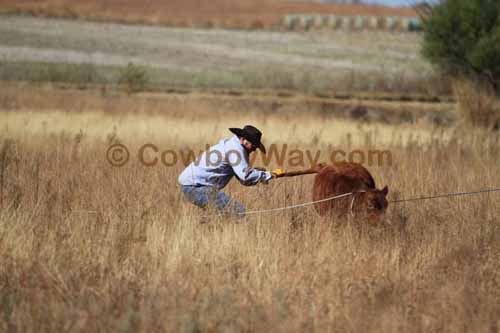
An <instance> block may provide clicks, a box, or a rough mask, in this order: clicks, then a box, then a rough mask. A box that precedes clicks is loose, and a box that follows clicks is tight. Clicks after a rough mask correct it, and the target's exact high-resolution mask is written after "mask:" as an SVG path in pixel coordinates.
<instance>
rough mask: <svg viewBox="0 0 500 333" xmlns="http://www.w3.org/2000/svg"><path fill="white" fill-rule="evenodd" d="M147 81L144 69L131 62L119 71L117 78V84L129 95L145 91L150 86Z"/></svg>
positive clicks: (147, 77)
mask: <svg viewBox="0 0 500 333" xmlns="http://www.w3.org/2000/svg"><path fill="white" fill-rule="evenodd" d="M149 81H150V80H149V76H148V73H147V71H146V69H145V68H143V67H140V66H136V65H134V64H133V63H131V62H130V63H129V64H128V65H127V67H125V68H124V69H122V70H120V74H119V77H118V84H119V85H124V86H125V88H126V89H127V91H128V92H129V93H132V92H139V91H144V90H146V89H147V87H148V85H149V84H150V82H149Z"/></svg>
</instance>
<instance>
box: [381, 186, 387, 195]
mask: <svg viewBox="0 0 500 333" xmlns="http://www.w3.org/2000/svg"><path fill="white" fill-rule="evenodd" d="M387 193H389V188H388V187H387V186H385V187H384V188H383V189H382V194H383V195H384V196H387Z"/></svg>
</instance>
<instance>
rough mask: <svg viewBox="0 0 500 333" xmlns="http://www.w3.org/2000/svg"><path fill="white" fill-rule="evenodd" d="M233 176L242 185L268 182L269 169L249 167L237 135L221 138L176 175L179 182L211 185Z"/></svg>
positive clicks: (218, 185) (245, 152)
mask: <svg viewBox="0 0 500 333" xmlns="http://www.w3.org/2000/svg"><path fill="white" fill-rule="evenodd" d="M234 175H236V177H238V179H239V181H240V182H241V183H242V184H243V185H247V186H251V185H255V184H257V183H259V182H268V181H269V180H270V179H271V178H272V176H271V173H270V172H267V171H260V170H256V169H254V168H252V167H251V166H250V165H249V163H248V152H247V151H246V149H245V147H243V146H242V145H241V143H240V139H239V138H238V136H236V135H234V136H233V137H231V138H228V139H222V140H221V141H219V143H218V144H216V145H215V146H212V147H210V149H209V150H208V151H206V152H204V153H203V154H202V155H201V156H199V157H198V158H196V159H195V160H194V161H193V162H191V164H189V165H188V166H187V167H186V169H184V171H182V173H181V174H180V175H179V178H178V181H179V184H181V185H204V186H213V187H215V188H217V189H222V188H224V187H225V186H226V185H227V183H229V181H230V180H231V178H232V177H233V176H234Z"/></svg>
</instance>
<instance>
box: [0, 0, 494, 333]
mask: <svg viewBox="0 0 500 333" xmlns="http://www.w3.org/2000/svg"><path fill="white" fill-rule="evenodd" d="M48 2H50V1H48ZM48 2H47V1H45V2H44V3H45V4H47V3H48ZM12 3H13V2H12V1H3V0H0V6H3V7H1V8H3V9H4V10H5V8H7V9H8V6H11V5H12ZM68 3H70V2H67V1H60V2H58V4H59V5H60V6H55V7H50V6H48V7H43V5H42V4H40V3H38V2H31V1H25V2H23V4H24V6H25V8H24V9H26V10H28V9H29V8H31V9H29V10H33V7H30V6H35V7H36V6H39V7H37V8H38V9H36V8H35V10H40V12H38V13H39V14H40V15H42V16H43V15H47V16H58V17H59V16H63V17H78V18H82V17H85V18H89V17H90V18H93V19H96V20H97V19H99V20H107V19H110V20H111V19H117V17H121V18H123V17H125V15H124V13H123V12H120V11H115V9H116V8H115V7H113V8H111V7H109V6H112V5H113V4H115V5H116V4H118V3H124V2H121V1H120V2H114V1H109V2H104V1H103V2H99V4H97V2H89V1H86V2H85V3H84V2H81V1H78V2H77V1H71V4H73V5H72V6H80V7H78V8H77V9H76V10H77V13H78V15H76V14H75V12H74V11H75V8H76V7H71V6H70V5H68ZM172 3H173V2H172ZM183 3H185V4H186V7H185V8H187V9H186V12H189V10H190V9H191V10H192V9H193V8H194V7H193V6H192V2H189V1H186V2H183ZM221 3H223V4H225V5H226V6H227V7H225V8H227V9H228V12H229V8H230V6H229V5H230V4H232V3H234V2H232V1H227V2H226V1H221ZM255 3H257V2H255ZM272 3H274V5H273V6H277V7H280V3H279V2H272ZM23 4H21V3H19V4H16V5H19V6H21V7H22V5H23ZM85 4H86V5H87V6H84V5H85ZM189 4H190V5H189ZM64 5H65V6H64ZM19 6H18V7H19ZM40 6H41V7H40ZM68 6H69V7H68ZM96 6H97V7H96ZM99 6H101V7H99ZM102 6H104V7H102ZM106 6H108V7H106ZM179 6H181V4H180V3H179ZM189 6H191V7H189ZM290 6H297V11H298V10H299V9H300V12H303V11H304V8H302V7H301V6H304V5H301V4H291V5H290ZM140 7H141V8H146V6H144V5H142V4H141V6H140ZM40 8H41V9H40ZM61 8H62V9H61ZM96 8H99V9H102V12H100V13H101V16H100V17H95V16H92V15H90V14H89V16H85V15H84V14H85V13H87V14H88V13H94V14H95V13H96V12H97V11H96ZM110 8H111V9H110ZM179 8H181V7H179ZM231 8H233V7H231ZM253 8H256V6H255V4H254V7H253ZM280 8H281V7H280ZM345 8H350V9H349V10H352V8H353V7H345ZM370 8H372V7H370ZM376 8H379V7H376ZM11 9H12V11H11V13H12V12H18V11H19V10H20V9H19V8H17V7H16V6H14V7H11ZM285 9H286V12H289V8H285ZM372 9H373V8H372ZM379 9H380V8H379ZM57 10H62V12H60V14H61V15H57ZM85 10H87V11H88V12H85ZM123 10H125V11H127V10H130V7H126V8H124V9H123ZM162 10H165V8H162V9H161V10H160V9H158V13H157V14H158V17H156V20H157V21H158V22H156V23H158V24H161V23H162V22H160V21H161V14H162V13H163V12H162ZM346 10H347V9H346ZM373 10H375V9H373ZM377 10H378V9H377ZM54 11H56V13H55V14H54ZM167 12H168V11H167ZM199 12H200V13H201V14H200V15H201V16H200V17H201V18H203V19H206V18H207V17H209V18H210V15H209V14H210V13H209V12H208V11H204V7H203V8H200V11H199ZM292 12H293V11H292ZM50 13H52V14H50ZM72 13H73V14H75V15H76V16H75V15H73V14H72ZM241 13H243V14H241V15H242V16H235V17H236V19H240V20H242V21H241V22H245V24H252V22H253V19H255V17H256V16H258V15H257V14H256V13H255V12H252V11H250V10H249V9H248V8H246V9H241ZM244 13H247V14H248V13H250V16H249V17H246V16H244ZM346 13H347V12H346ZM34 14H37V13H34ZM111 14H113V15H115V16H113V15H111ZM143 14H144V13H143ZM150 14H151V13H149V12H148V13H146V14H144V15H145V16H144V17H147V20H144V17H141V18H140V19H137V20H135V19H134V17H125V18H126V19H128V20H122V21H126V22H135V23H137V22H142V23H144V22H146V23H155V22H154V19H155V18H154V15H153V16H151V17H149V16H148V15H150ZM79 15H82V16H79ZM151 15H152V14H151ZM213 19H216V18H213ZM261 19H262V20H269V21H265V22H271V23H269V24H272V22H274V21H272V20H271V19H270V18H268V17H261ZM265 24H267V23H264V25H265ZM174 25H176V24H174ZM187 25H189V24H187ZM193 25H194V26H196V25H195V24H194V23H193ZM222 25H223V24H222ZM215 28H216V29H211V30H203V29H199V28H194V29H178V28H165V27H158V26H155V27H153V26H143V25H139V24H137V25H124V24H111V23H97V22H87V21H76V20H75V21H72V20H66V19H52V18H43V19H42V18H36V17H24V16H23V17H20V16H1V17H0V55H1V58H0V59H1V60H0V81H1V82H0V261H1V263H2V265H0V330H1V331H41V332H54V331H74V332H80V331H81V332H88V331H136V332H137V331H138V332H199V331H210V332H213V331H224V332H240V331H252V332H253V331H264V332H265V331H273V332H289V331H334V332H360V331H377V332H378V331H387V332H401V331H404V332H422V331H426V332H427V331H450V332H456V331H472V332H484V331H491V332H495V331H498V327H499V325H500V320H499V313H500V260H499V259H500V218H499V216H500V200H499V199H500V194H498V193H489V194H483V195H475V196H467V197H465V196H464V197H455V198H446V199H435V200H425V201H417V202H406V203H397V204H393V203H389V207H388V209H387V213H386V215H385V216H384V217H383V218H382V220H383V224H382V225H381V226H379V227H368V226H366V225H364V224H362V223H360V222H359V221H355V220H352V219H351V220H331V219H328V218H321V217H320V216H318V214H317V213H316V212H315V211H314V209H313V207H312V206H306V207H302V208H300V209H291V210H284V211H280V212H272V213H265V214H255V215H250V216H247V217H245V218H243V219H242V220H239V221H237V222H235V221H234V220H231V219H229V218H222V217H217V216H210V217H209V218H208V221H209V223H205V224H200V221H201V220H202V219H200V217H199V215H200V214H202V213H204V211H201V210H199V209H198V208H196V207H194V206H192V205H189V204H187V203H186V202H184V200H183V197H182V194H181V192H180V189H179V186H178V184H177V177H178V175H179V173H180V172H181V170H182V169H183V167H184V165H183V163H182V160H181V159H179V160H177V161H175V162H176V163H173V162H172V160H169V161H168V162H172V163H166V162H165V161H163V162H162V163H157V164H155V165H152V166H146V165H145V164H144V163H141V161H140V158H139V152H140V149H141V147H144V145H146V144H151V145H154V146H155V147H157V148H158V152H157V153H156V154H155V153H154V152H151V151H150V154H149V155H148V158H150V159H151V158H155V157H156V158H160V159H161V156H162V153H164V152H167V151H175V152H184V151H186V150H192V151H194V152H199V151H203V150H205V149H206V146H207V145H211V144H214V143H216V142H217V141H218V140H219V139H221V138H223V137H228V136H229V135H230V132H229V131H228V130H227V129H228V128H229V127H242V126H244V125H245V124H253V125H255V126H257V127H258V128H259V129H261V130H262V132H263V133H264V136H263V141H264V143H265V144H266V145H267V146H268V147H270V146H272V145H275V146H276V147H284V146H285V145H286V146H287V147H288V149H289V151H292V150H295V151H299V152H321V154H320V161H321V162H329V161H328V158H329V156H330V153H331V152H332V151H333V150H342V151H344V152H347V153H349V152H356V151H357V152H360V153H361V154H369V153H370V152H373V151H382V152H388V153H389V155H390V160H384V161H383V163H378V164H377V163H375V164H371V165H365V166H366V167H367V168H368V169H369V170H370V172H371V173H372V174H373V176H374V178H375V182H376V184H377V187H379V188H382V187H383V186H385V185H387V186H388V188H389V194H388V200H389V202H391V201H394V200H398V199H403V198H414V197H420V196H425V195H434V194H442V193H450V192H462V191H470V190H472V191H473V190H479V189H486V188H493V187H495V188H498V187H500V173H499V172H498V171H499V169H498V160H499V159H500V135H499V134H498V132H497V133H492V132H487V131H485V130H475V129H470V128H468V127H466V126H463V124H461V123H460V121H459V120H458V119H459V117H458V111H457V108H456V106H455V103H454V101H453V99H452V98H450V97H449V95H450V87H449V84H448V83H447V82H446V81H445V80H442V79H441V78H439V77H438V78H439V79H437V78H436V76H435V74H434V73H433V71H432V69H431V68H430V66H429V65H428V64H426V63H425V62H424V61H423V60H422V59H421V57H420V56H419V54H418V50H419V42H420V37H419V35H416V34H408V33H388V32H380V31H363V32H356V33H351V32H346V31H329V32H324V31H317V32H314V33H304V32H287V33H286V34H283V33H279V32H277V31H241V30H240V31H230V30H222V29H218V28H217V26H215ZM129 62H132V63H133V65H134V66H137V67H138V68H139V69H140V70H143V71H144V72H140V73H143V74H144V75H145V76H146V77H147V80H146V82H145V83H146V84H145V86H141V89H139V90H138V91H133V90H132V91H131V90H129V89H126V88H124V87H123V86H122V81H121V78H122V77H123V75H124V74H123V73H124V70H126V69H127V66H128V64H129ZM134 68H135V67H134ZM116 144H121V145H124V146H125V147H126V148H127V150H128V152H129V154H130V155H129V158H128V160H127V161H125V162H126V163H124V165H122V166H116V165H112V164H111V163H110V160H109V156H110V155H109V148H110V147H111V146H113V145H116ZM179 154H180V153H179ZM355 155H356V156H358V157H359V156H360V154H351V155H349V154H347V155H346V156H355ZM384 156H385V155H384ZM123 161H124V160H123V159H122V160H121V162H123ZM264 161H265V160H264V157H263V156H261V155H260V156H257V158H256V159H255V162H254V165H255V166H262V165H264V164H265V166H266V168H268V169H273V168H275V167H282V168H285V169H287V170H294V169H297V168H300V167H299V166H297V165H296V164H295V163H294V160H293V159H291V158H286V156H285V158H283V159H282V161H283V163H279V159H278V158H272V159H271V160H270V162H269V163H264ZM307 162H308V160H306V163H307ZM355 162H356V161H355ZM358 162H359V161H358ZM304 166H305V167H308V166H309V165H304ZM313 183H314V176H313V175H306V176H301V177H295V178H282V179H276V180H273V181H271V182H270V183H269V184H268V185H258V186H255V187H243V186H241V185H240V184H238V182H237V181H236V180H233V181H232V182H231V183H230V184H229V186H228V187H227V188H226V189H225V191H226V192H227V193H228V194H230V195H231V196H233V197H234V198H236V199H238V200H240V201H241V202H243V203H244V204H245V205H246V207H247V209H248V210H251V211H253V210H261V209H272V208H277V207H284V206H289V205H293V204H298V203H305V202H309V201H311V199H312V189H313ZM209 213H210V212H209ZM204 220H205V219H204Z"/></svg>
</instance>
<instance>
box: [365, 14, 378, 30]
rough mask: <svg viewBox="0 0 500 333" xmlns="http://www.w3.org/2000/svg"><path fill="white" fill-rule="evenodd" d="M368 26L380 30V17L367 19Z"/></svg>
mask: <svg viewBox="0 0 500 333" xmlns="http://www.w3.org/2000/svg"><path fill="white" fill-rule="evenodd" d="M366 26H367V27H368V28H369V29H377V28H378V17H376V16H370V17H367V18H366Z"/></svg>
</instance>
